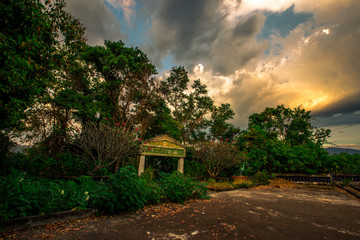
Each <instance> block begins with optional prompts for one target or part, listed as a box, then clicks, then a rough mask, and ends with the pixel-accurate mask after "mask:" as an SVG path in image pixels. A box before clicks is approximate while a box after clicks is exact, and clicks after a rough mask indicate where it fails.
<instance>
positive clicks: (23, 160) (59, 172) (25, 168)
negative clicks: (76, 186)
mask: <svg viewBox="0 0 360 240" xmlns="http://www.w3.org/2000/svg"><path fill="white" fill-rule="evenodd" d="M3 161H4V163H5V164H6V168H7V169H16V170H19V171H21V172H26V173H27V174H28V175H31V176H43V177H55V176H80V175H82V174H85V173H87V172H88V168H89V166H88V165H87V164H86V162H84V161H82V160H81V159H79V158H77V157H76V156H75V155H73V154H71V153H70V152H64V153H59V154H58V155H57V156H56V157H51V156H47V155H44V154H41V153H39V152H37V151H36V149H30V150H28V154H25V153H17V154H13V155H10V156H8V157H6V158H5V159H3Z"/></svg>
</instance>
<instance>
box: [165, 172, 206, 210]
mask: <svg viewBox="0 0 360 240" xmlns="http://www.w3.org/2000/svg"><path fill="white" fill-rule="evenodd" d="M159 184H160V186H161V188H162V189H163V191H164V195H165V196H166V198H168V199H170V200H171V201H173V202H178V203H183V202H184V201H185V200H187V199H190V198H200V199H207V198H208V195H207V188H206V186H205V185H204V184H202V183H200V182H198V181H196V180H195V179H193V178H191V177H187V176H184V175H183V174H181V173H179V172H174V173H172V174H170V175H169V174H164V173H163V174H161V178H160V179H159Z"/></svg>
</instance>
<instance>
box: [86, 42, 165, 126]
mask: <svg viewBox="0 0 360 240" xmlns="http://www.w3.org/2000/svg"><path fill="white" fill-rule="evenodd" d="M83 59H84V60H86V61H87V62H88V64H89V66H90V67H91V69H92V71H93V73H94V74H95V75H96V76H97V77H98V78H99V79H100V81H99V84H100V86H99V88H100V94H98V96H97V100H98V102H99V103H100V104H101V106H100V107H101V109H102V110H101V112H100V113H101V115H100V118H112V119H114V120H116V121H118V122H119V123H124V124H125V126H126V127H127V128H131V127H134V126H136V125H138V126H139V127H140V130H141V132H144V130H145V128H146V127H147V126H148V123H147V122H144V121H145V120H146V119H148V118H147V117H146V116H147V115H148V114H149V113H150V112H151V109H152V108H153V106H155V105H156V103H157V102H158V100H159V98H158V86H157V82H156V79H155V78H154V77H153V75H154V74H156V69H155V66H154V65H153V64H152V63H151V62H150V61H149V59H148V58H147V56H146V54H145V53H144V52H142V51H141V50H140V49H139V48H137V47H136V48H131V47H125V44H124V43H123V42H122V41H118V42H113V41H105V46H95V47H88V48H87V50H86V51H85V53H84V54H83Z"/></svg>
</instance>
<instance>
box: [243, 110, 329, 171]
mask: <svg viewBox="0 0 360 240" xmlns="http://www.w3.org/2000/svg"><path fill="white" fill-rule="evenodd" d="M329 134H330V130H328V129H318V128H317V127H316V126H314V124H313V123H312V116H311V112H310V111H306V110H305V109H303V108H301V107H297V108H294V109H291V108H285V107H284V106H283V105H281V106H277V107H276V108H266V109H265V111H264V112H261V113H255V114H253V115H251V116H250V117H249V128H248V129H247V130H246V131H243V132H242V133H241V134H240V136H239V138H238V141H237V145H238V147H239V148H240V149H244V150H245V151H247V152H248V157H249V161H248V162H247V169H248V171H249V172H252V173H255V172H257V171H261V170H264V169H265V170H267V171H269V172H281V173H290V172H291V173H308V174H309V173H310V174H315V173H322V172H323V167H322V166H323V162H324V161H325V158H326V155H324V150H323V149H322V144H323V143H324V142H325V141H326V138H327V137H328V136H329Z"/></svg>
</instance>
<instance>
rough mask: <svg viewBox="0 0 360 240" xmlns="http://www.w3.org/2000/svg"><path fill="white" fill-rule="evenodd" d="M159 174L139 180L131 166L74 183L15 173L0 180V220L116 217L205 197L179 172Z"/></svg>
mask: <svg viewBox="0 0 360 240" xmlns="http://www.w3.org/2000/svg"><path fill="white" fill-rule="evenodd" d="M161 175H162V178H160V179H159V180H153V179H151V178H145V177H140V178H139V177H138V176H137V175H136V170H135V169H134V168H133V167H125V168H120V169H119V171H118V172H117V173H116V174H112V175H110V176H108V177H106V178H103V180H102V181H95V180H93V179H92V178H91V177H80V178H78V179H77V180H76V181H73V180H51V179H47V178H36V177H33V176H29V175H28V174H26V173H23V172H19V171H15V170H14V171H12V172H11V174H9V175H8V176H6V177H2V178H0V215H1V220H2V221H7V220H9V219H11V218H16V217H23V216H31V215H39V214H47V213H53V212H59V211H68V210H75V209H85V208H97V209H99V210H100V211H101V212H104V213H108V214H116V213H119V212H123V211H136V210H138V209H140V208H142V207H143V206H144V205H145V204H152V203H159V202H160V201H162V200H170V201H173V202H179V203H183V202H184V201H185V200H187V199H190V198H201V199H205V198H207V197H208V195H207V189H206V187H205V186H204V185H202V184H201V183H199V182H197V181H195V180H193V179H192V178H190V177H186V176H184V175H183V174H180V173H178V172H176V173H172V174H161Z"/></svg>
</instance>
